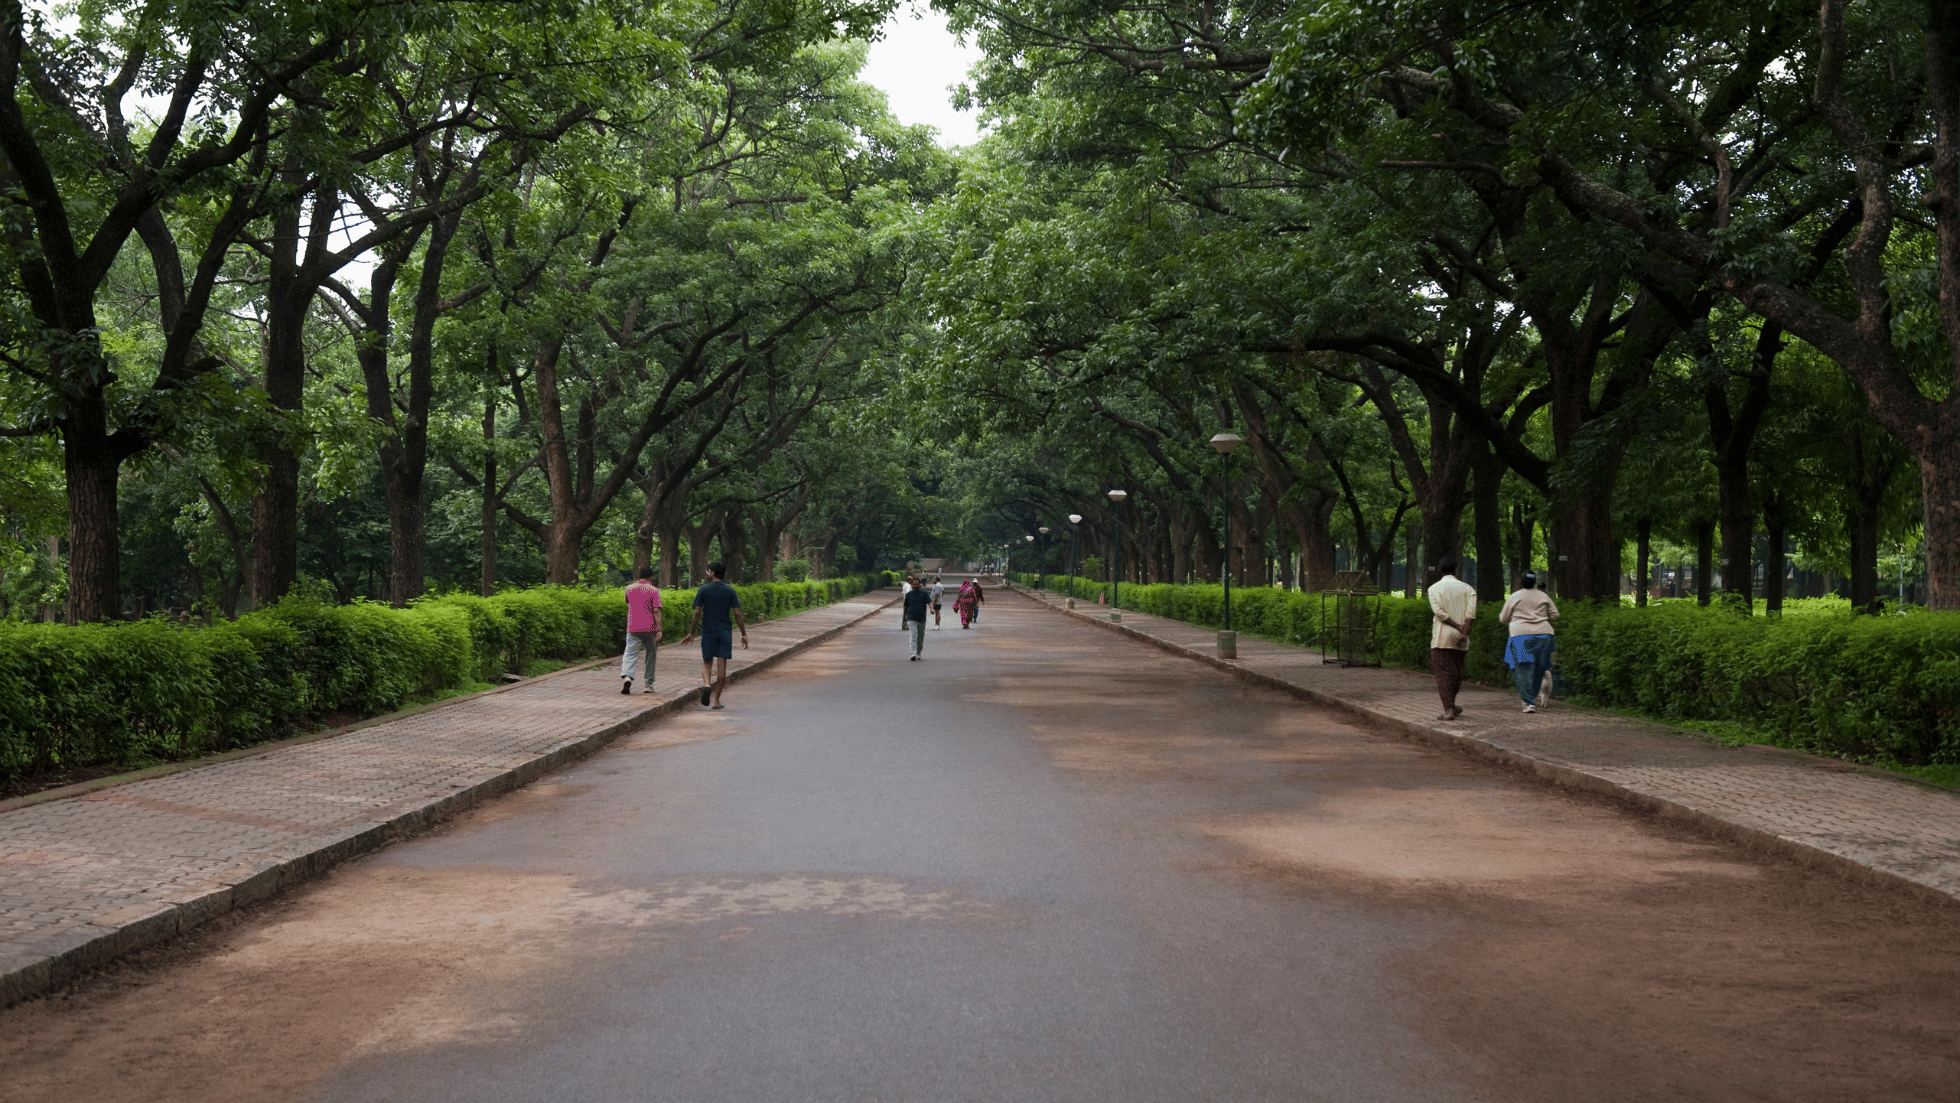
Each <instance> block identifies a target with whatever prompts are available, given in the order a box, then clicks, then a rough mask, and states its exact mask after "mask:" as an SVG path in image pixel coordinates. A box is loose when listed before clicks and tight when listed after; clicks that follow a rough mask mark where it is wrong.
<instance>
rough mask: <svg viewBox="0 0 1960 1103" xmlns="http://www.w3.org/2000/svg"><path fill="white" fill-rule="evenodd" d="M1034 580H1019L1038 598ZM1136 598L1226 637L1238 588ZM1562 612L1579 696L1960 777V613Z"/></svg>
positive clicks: (1136, 594)
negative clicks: (1228, 605)
mask: <svg viewBox="0 0 1960 1103" xmlns="http://www.w3.org/2000/svg"><path fill="white" fill-rule="evenodd" d="M1034 578H1035V576H1033V575H1016V576H1014V579H1015V581H1016V582H1019V583H1021V584H1022V585H1028V586H1031V585H1033V584H1034ZM1042 584H1043V585H1044V586H1045V587H1046V588H1048V589H1049V590H1051V591H1053V592H1056V593H1068V594H1070V595H1072V596H1074V597H1076V598H1078V599H1086V600H1089V601H1094V600H1095V599H1096V596H1097V595H1098V594H1105V595H1106V594H1107V593H1108V591H1109V584H1108V583H1105V582H1097V581H1093V580H1090V579H1083V578H1074V579H1069V578H1063V577H1061V576H1057V575H1048V576H1046V577H1044V578H1043V579H1042ZM1121 596H1122V605H1121V607H1122V608H1124V609H1134V610H1137V611H1138V612H1143V613H1151V614H1155V615H1157V616H1161V617H1169V618H1171V619H1173V620H1181V621H1185V622H1187V623H1190V624H1201V625H1205V626H1207V627H1213V628H1216V627H1220V626H1221V625H1222V624H1223V619H1224V617H1223V613H1224V587H1222V586H1216V585H1199V586H1173V585H1164V584H1157V585H1125V586H1123V587H1122V593H1121ZM1381 601H1382V650H1383V652H1384V659H1385V661H1386V662H1388V663H1389V664H1390V665H1393V666H1402V667H1407V668H1410V669H1414V670H1427V669H1428V668H1429V626H1430V619H1429V603H1428V602H1427V600H1425V599H1421V598H1417V599H1414V600H1410V599H1407V598H1402V597H1398V596H1395V595H1385V596H1384V597H1383V598H1382V599H1381ZM1330 605H1331V603H1330ZM1498 608H1499V607H1498V606H1496V605H1483V606H1480V607H1479V612H1478V616H1477V620H1476V623H1475V624H1474V625H1473V627H1472V633H1471V648H1470V656H1469V662H1468V664H1467V666H1466V669H1465V673H1466V675H1467V676H1468V677H1470V678H1473V679H1475V680H1477V681H1482V682H1488V683H1492V684H1496V685H1504V686H1508V685H1510V682H1511V678H1510V671H1509V670H1508V669H1507V668H1506V667H1505V665H1504V637H1505V633H1506V629H1505V627H1504V626H1503V625H1501V624H1499V623H1498V622H1497V612H1498ZM1847 608H1848V607H1847ZM1560 611H1561V613H1562V614H1563V615H1562V616H1561V617H1560V618H1559V621H1558V638H1559V649H1558V656H1559V657H1558V666H1559V676H1560V680H1561V682H1562V684H1563V686H1564V689H1565V692H1566V693H1567V695H1569V696H1572V697H1576V698H1578V699H1580V700H1584V701H1586V702H1588V703H1591V704H1596V705H1601V706H1604V707H1607V708H1616V709H1624V710H1628V711H1632V712H1639V713H1643V714H1646V715H1648V716H1652V717H1656V718H1660V719H1666V720H1678V721H1689V722H1715V723H1723V724H1735V725H1739V726H1741V727H1742V728H1743V729H1745V730H1746V731H1747V732H1748V733H1750V735H1751V737H1752V738H1756V739H1758V740H1759V741H1761V742H1774V743H1777V744H1780V745H1783V746H1790V747H1799V748H1802V749H1805V750H1811V751H1817V752H1820V753H1824V754H1834V755H1843V756H1847V757H1852V758H1861V759H1870V760H1877V761H1892V762H1899V763H1904V764H1907V765H1927V764H1945V765H1953V764H1960V613H1923V612H1922V613H1914V614H1912V615H1910V616H1880V617H1868V616H1850V615H1829V614H1826V613H1819V614H1817V615H1802V616H1784V617H1781V618H1777V619H1770V618H1768V617H1761V616H1758V617H1744V616H1739V615H1737V614H1735V613H1733V612H1729V611H1727V610H1723V609H1720V608H1714V607H1710V608H1702V607H1700V606H1697V605H1695V604H1693V603H1692V602H1685V601H1670V602H1661V603H1658V604H1656V605H1652V606H1649V607H1647V608H1645V609H1636V608H1633V607H1632V606H1629V605H1624V604H1618V603H1615V604H1608V605H1595V604H1592V603H1589V602H1576V601H1575V602H1566V603H1563V604H1562V605H1561V606H1560ZM1330 612H1331V609H1330ZM1320 618H1321V598H1320V595H1318V594H1300V593H1291V592H1287V591H1283V590H1273V589H1267V588H1263V587H1241V588H1235V589H1234V590H1233V591H1232V627H1233V628H1235V629H1237V630H1238V631H1240V632H1243V633H1246V634H1248V635H1253V636H1263V637H1266V638H1268V639H1273V640H1278V641H1281V642H1283V643H1290V644H1295V645H1298V646H1302V647H1317V646H1319V645H1320V642H1321V631H1320V629H1321V624H1320Z"/></svg>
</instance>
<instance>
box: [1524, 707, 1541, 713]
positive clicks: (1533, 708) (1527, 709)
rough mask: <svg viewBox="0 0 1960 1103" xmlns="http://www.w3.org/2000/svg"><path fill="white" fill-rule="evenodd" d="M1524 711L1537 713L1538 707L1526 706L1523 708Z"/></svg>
mask: <svg viewBox="0 0 1960 1103" xmlns="http://www.w3.org/2000/svg"><path fill="white" fill-rule="evenodd" d="M1524 711H1526V712H1537V711H1538V706H1537V705H1526V706H1525V707H1524Z"/></svg>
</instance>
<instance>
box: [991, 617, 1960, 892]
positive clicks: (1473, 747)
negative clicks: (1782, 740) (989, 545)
mask: <svg viewBox="0 0 1960 1103" xmlns="http://www.w3.org/2000/svg"><path fill="white" fill-rule="evenodd" d="M1007 588H1008V589H1010V590H1012V591H1013V592H1014V593H1016V594H1019V595H1020V596H1021V597H1023V598H1026V599H1027V600H1028V601H1031V602H1033V603H1034V604H1036V605H1038V606H1040V607H1041V608H1043V609H1048V610H1051V611H1053V612H1056V613H1060V614H1062V615H1063V616H1065V617H1072V618H1074V619H1076V620H1078V621H1082V622H1084V623H1087V624H1093V625H1095V626H1096V627H1098V628H1102V629H1105V630H1107V631H1111V632H1115V633H1118V634H1120V635H1124V636H1128V637H1130V638H1131V639H1133V640H1138V641H1140V642H1143V643H1147V644H1151V645H1152V646H1155V647H1157V648H1158V649H1160V650H1163V651H1168V652H1170V653H1171V654H1173V655H1180V656H1183V657H1184V658H1187V659H1195V660H1197V661H1198V662H1200V663H1203V664H1205V665H1206V666H1211V667H1215V668H1217V669H1219V670H1223V671H1226V672H1227V673H1230V674H1231V675H1233V676H1234V677H1236V678H1238V679H1240V680H1241V681H1246V682H1251V683H1253V684H1254V685H1260V686H1265V687H1267V688H1270V689H1277V690H1280V691H1282V692H1284V693H1290V694H1292V695H1293V696H1295V697H1298V698H1300V699H1302V700H1306V701H1311V702H1313V703H1314V704H1317V705H1324V706H1326V707H1328V708H1335V709H1340V710H1341V711H1343V712H1347V713H1349V714H1351V715H1354V716H1359V717H1361V718H1363V719H1365V720H1368V721H1369V722H1371V723H1374V724H1379V725H1382V726H1384V727H1387V728H1389V729H1391V730H1393V731H1395V732H1397V733H1398V734H1400V735H1403V736H1405V737H1408V738H1411V739H1418V740H1421V741H1422V742H1425V743H1432V744H1435V745H1438V746H1444V747H1449V748H1452V749H1454V750H1457V751H1461V752H1463V753H1465V754H1468V755H1470V756H1471V757H1474V758H1480V759H1483V760H1485V761H1487V762H1492V763H1496V764H1498V765H1500V766H1505V767H1508V768H1510V769H1514V770H1518V771H1520V772H1523V773H1526V774H1529V775H1530V776H1532V777H1533V778H1536V779H1537V780H1539V781H1543V782H1545V783H1546V784H1549V785H1556V786H1560V787H1563V788H1567V789H1577V790H1580V791H1582V792H1588V793H1595V794H1598V795H1600V796H1604V797H1610V798H1612V799H1613V800H1616V801H1619V802H1620V803H1622V804H1626V805H1630V806H1632V807H1634V808H1638V809H1640V810H1641V811H1643V812H1649V813H1652V814H1653V815H1655V816H1658V817H1659V818H1661V819H1664V820H1670V821H1673V822H1675V823H1682V824H1687V825H1689V826H1692V827H1695V828H1697V829H1699V830H1702V831H1705V832H1707V833H1709V834H1711V835H1716V836H1719V837H1721V838H1724V839H1727V840H1729V841H1731V842H1735V843H1739V844H1741V845H1743V846H1745V847H1749V848H1750V849H1753V850H1758V851H1762V852H1765V853H1769V854H1775V855H1778V856H1781V857H1785V858H1791V859H1794V860H1795V861H1797V862H1799V863H1801V864H1802V865H1805V866H1808V867H1811V868H1813V869H1818V870H1824V871H1828V872H1830V873H1834V874H1836V875H1838V876H1841V877H1845V878H1848V879H1850V880H1853V881H1858V882H1861V883H1864V884H1870V885H1875V886H1878V887H1882V888H1891V889H1904V890H1906V892H1907V893H1908V894H1910V895H1912V896H1916V897H1918V898H1919V899H1921V900H1925V901H1928V902H1931V903H1935V904H1941V905H1946V906H1955V905H1960V897H1956V896H1954V895H1953V894H1951V893H1948V892H1945V891H1942V890H1941V889H1937V888H1934V887H1933V886H1931V885H1922V884H1920V883H1919V882H1917V881H1914V880H1912V879H1911V878H1908V877H1902V876H1900V875H1899V874H1896V873H1892V872H1889V871H1887V870H1882V869H1877V868H1875V867H1872V866H1868V865H1866V864H1864V863H1863V862H1859V861H1857V860H1855V859H1852V858H1847V857H1845V856H1843V855H1841V854H1833V853H1831V852H1830V851H1828V850H1820V849H1818V848H1817V847H1814V846H1811V845H1809V844H1808V843H1804V842H1800V841H1798V840H1795V839H1788V838H1784V837H1783V836H1781V835H1777V834H1774V833H1772V832H1769V831H1765V830H1763V829H1761V828H1757V827H1750V826H1748V825H1747V824H1740V823H1736V822H1735V821H1733V820H1729V819H1725V818H1723V817H1721V816H1718V815H1716V814H1714V813H1712V812H1707V811H1703V810H1702V809H1699V808H1695V807H1693V806H1691V805H1686V804H1681V803H1679V802H1678V801H1672V800H1668V799H1666V798H1664V797H1658V796H1655V795H1654V794H1652V793H1644V792H1641V791H1640V790H1638V789H1633V788H1630V787H1628V786H1626V785H1622V784H1621V783H1619V782H1617V781H1613V780H1611V779H1609V778H1604V777H1600V776H1599V775H1597V774H1592V773H1588V772H1586V771H1585V770H1582V769H1579V768H1577V767H1574V766H1567V765H1565V764H1564V763H1561V762H1553V761H1549V760H1547V759H1543V758H1539V757H1538V756H1536V755H1532V754H1526V753H1525V752H1523V751H1517V750H1512V749H1511V748H1508V747H1500V746H1498V745H1497V744H1495V743H1492V742H1489V741H1488V740H1484V739H1480V738H1478V737H1477V736H1474V735H1469V734H1467V733H1464V732H1454V731H1450V730H1449V729H1447V728H1438V727H1432V726H1430V725H1428V724H1423V723H1420V722H1417V721H1413V720H1404V719H1402V718H1401V717H1399V716H1390V715H1388V714H1387V713H1384V712H1379V711H1376V710H1375V709H1371V708H1369V707H1367V706H1366V705H1362V704H1358V703H1356V702H1353V701H1349V700H1346V699H1344V698H1340V697H1335V696H1333V695H1331V694H1327V693H1322V692H1321V691H1319V690H1314V689H1308V688H1307V687H1305V686H1301V685H1295V684H1294V683H1292V682H1289V681H1287V680H1286V679H1284V678H1281V677H1278V676H1277V675H1273V674H1265V673H1262V672H1260V671H1257V670H1254V669H1251V668H1250V667H1246V666H1243V665H1241V664H1240V663H1238V662H1234V661H1231V660H1228V659H1221V658H1219V657H1217V656H1216V655H1207V654H1205V653H1204V652H1202V651H1195V650H1193V649H1191V648H1189V647H1185V646H1184V645H1182V644H1179V643H1176V642H1174V641H1171V640H1167V639H1164V638H1162V637H1160V636H1154V635H1152V634H1150V633H1149V632H1145V631H1143V630H1141V629H1137V628H1132V627H1130V626H1129V625H1127V624H1123V623H1120V622H1116V621H1110V620H1104V619H1101V618H1098V617H1096V616H1095V615H1093V614H1090V613H1085V612H1083V611H1081V610H1077V609H1065V608H1063V607H1062V606H1060V605H1054V604H1051V603H1049V602H1048V601H1045V600H1043V599H1041V598H1038V597H1035V596H1033V595H1032V594H1029V593H1028V592H1027V591H1026V590H1025V589H1024V588H1023V587H1021V586H1019V585H1013V584H1010V585H1009V586H1008V587H1007ZM1771 749H1773V750H1785V748H1771ZM1788 753H1789V754H1792V755H1798V756H1800V757H1802V758H1806V759H1810V758H1815V756H1814V755H1804V754H1803V753H1802V752H1800V751H1789V752H1788ZM1883 772H1884V773H1885V775H1886V776H1887V777H1898V778H1899V780H1902V781H1915V782H1920V781H1921V779H1919V778H1907V777H1900V776H1899V775H1895V774H1892V773H1891V772H1890V771H1883ZM1921 783H1922V784H1923V782H1921Z"/></svg>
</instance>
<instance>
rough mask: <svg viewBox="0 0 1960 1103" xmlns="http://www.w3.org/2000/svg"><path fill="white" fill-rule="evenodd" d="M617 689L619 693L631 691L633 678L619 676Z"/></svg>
mask: <svg viewBox="0 0 1960 1103" xmlns="http://www.w3.org/2000/svg"><path fill="white" fill-rule="evenodd" d="M619 691H620V692H621V693H631V692H633V679H631V678H621V679H620V680H619Z"/></svg>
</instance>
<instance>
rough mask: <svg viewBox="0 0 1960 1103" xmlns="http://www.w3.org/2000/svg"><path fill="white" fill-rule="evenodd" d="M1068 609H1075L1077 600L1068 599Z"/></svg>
mask: <svg viewBox="0 0 1960 1103" xmlns="http://www.w3.org/2000/svg"><path fill="white" fill-rule="evenodd" d="M1067 607H1068V608H1070V609H1073V608H1075V599H1074V598H1069V599H1068V606H1067Z"/></svg>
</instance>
